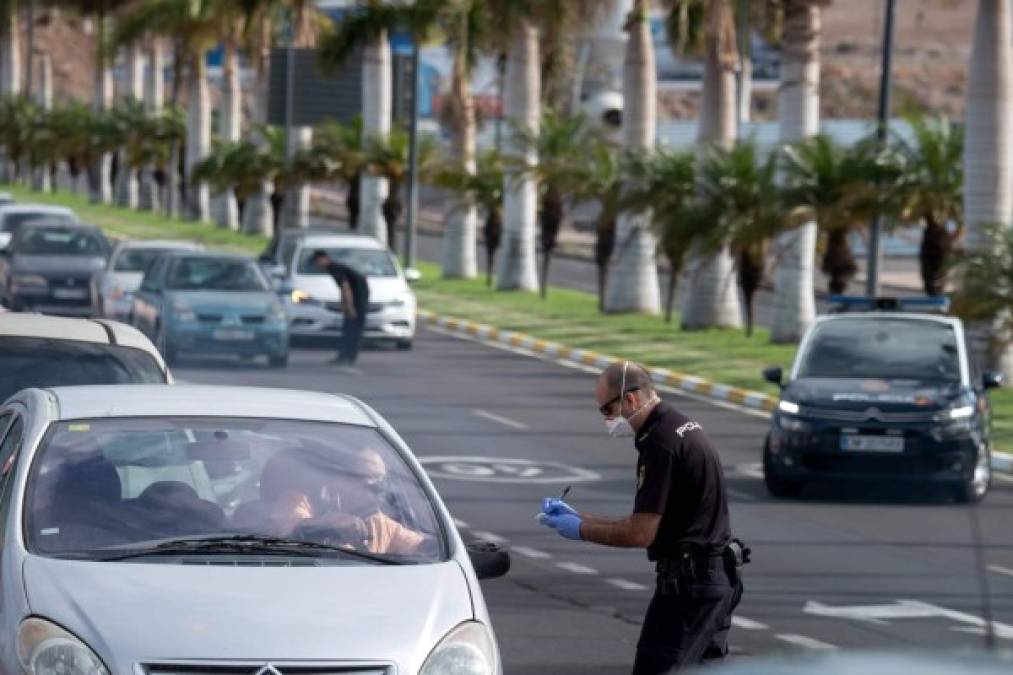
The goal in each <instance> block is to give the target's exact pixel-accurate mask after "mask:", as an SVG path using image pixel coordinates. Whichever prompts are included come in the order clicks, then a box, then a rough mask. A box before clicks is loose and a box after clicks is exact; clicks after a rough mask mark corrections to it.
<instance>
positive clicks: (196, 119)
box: [186, 52, 211, 222]
mask: <svg viewBox="0 0 1013 675" xmlns="http://www.w3.org/2000/svg"><path fill="white" fill-rule="evenodd" d="M190 76H191V80H190V109H189V111H188V113H189V114H188V119H187V128H186V194H187V199H186V202H187V215H188V216H189V218H190V219H192V220H196V221H199V222H204V221H210V220H211V192H210V190H209V189H208V185H207V183H201V182H197V181H194V180H193V179H192V178H191V176H192V175H193V170H194V167H195V166H197V164H199V163H200V162H201V161H202V160H203V159H204V158H205V157H207V156H208V153H209V152H210V150H211V96H210V92H209V91H208V68H207V60H206V57H205V54H204V53H203V52H201V53H200V54H194V56H193V59H192V60H191V64H190Z"/></svg>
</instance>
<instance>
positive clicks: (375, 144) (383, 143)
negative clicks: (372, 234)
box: [365, 128, 434, 249]
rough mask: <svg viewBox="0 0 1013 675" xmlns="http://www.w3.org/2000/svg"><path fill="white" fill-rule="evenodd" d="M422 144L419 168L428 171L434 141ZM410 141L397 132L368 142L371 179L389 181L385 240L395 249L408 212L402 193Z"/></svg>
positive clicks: (428, 139)
mask: <svg viewBox="0 0 1013 675" xmlns="http://www.w3.org/2000/svg"><path fill="white" fill-rule="evenodd" d="M420 140H421V142H420V143H419V159H418V162H419V166H420V169H421V170H422V171H425V168H424V167H425V165H426V164H427V163H428V162H430V161H431V158H432V155H433V147H434V146H433V143H432V139H431V138H428V137H425V138H423V139H420ZM409 151H410V139H409V137H408V133H407V132H406V131H405V130H404V129H402V128H397V129H394V130H393V131H391V132H390V133H389V134H388V135H386V136H374V137H373V138H371V139H368V140H367V144H366V155H365V164H366V167H367V168H368V169H369V172H368V174H367V175H368V176H379V177H381V178H383V179H384V180H386V181H387V184H388V185H389V186H390V191H389V193H388V195H387V198H386V199H384V202H383V206H382V212H383V219H384V222H385V223H386V224H387V231H386V233H385V236H384V237H383V239H384V240H385V241H386V242H387V245H388V246H390V247H391V249H393V248H394V242H395V232H396V231H397V224H398V221H399V220H400V219H401V213H402V212H403V211H404V201H403V199H402V192H403V188H404V184H405V180H406V179H407V177H408V169H409Z"/></svg>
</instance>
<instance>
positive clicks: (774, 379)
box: [763, 366, 784, 387]
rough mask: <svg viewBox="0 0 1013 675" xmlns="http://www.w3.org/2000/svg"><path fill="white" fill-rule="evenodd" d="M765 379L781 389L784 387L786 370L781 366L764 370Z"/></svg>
mask: <svg viewBox="0 0 1013 675" xmlns="http://www.w3.org/2000/svg"><path fill="white" fill-rule="evenodd" d="M763 379H764V380H766V381H767V382H770V383H771V384H776V385H777V386H779V387H783V386H784V368H782V367H781V366H770V367H769V368H764V369H763Z"/></svg>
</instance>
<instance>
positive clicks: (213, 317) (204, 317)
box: [197, 314, 222, 323]
mask: <svg viewBox="0 0 1013 675" xmlns="http://www.w3.org/2000/svg"><path fill="white" fill-rule="evenodd" d="M197 318H198V319H200V322H201V323H221V322H222V315H221V314H198V315H197Z"/></svg>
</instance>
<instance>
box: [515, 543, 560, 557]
mask: <svg viewBox="0 0 1013 675" xmlns="http://www.w3.org/2000/svg"><path fill="white" fill-rule="evenodd" d="M510 552H511V553H516V554H517V555H522V556H524V557H525V558H534V559H535V560H545V559H546V558H551V557H552V554H551V553H546V552H545V551H539V550H538V549H537V548H528V547H527V546H514V547H512V548H511V549H510Z"/></svg>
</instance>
